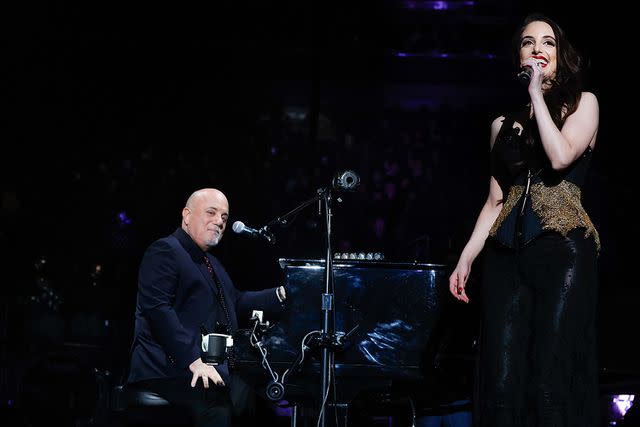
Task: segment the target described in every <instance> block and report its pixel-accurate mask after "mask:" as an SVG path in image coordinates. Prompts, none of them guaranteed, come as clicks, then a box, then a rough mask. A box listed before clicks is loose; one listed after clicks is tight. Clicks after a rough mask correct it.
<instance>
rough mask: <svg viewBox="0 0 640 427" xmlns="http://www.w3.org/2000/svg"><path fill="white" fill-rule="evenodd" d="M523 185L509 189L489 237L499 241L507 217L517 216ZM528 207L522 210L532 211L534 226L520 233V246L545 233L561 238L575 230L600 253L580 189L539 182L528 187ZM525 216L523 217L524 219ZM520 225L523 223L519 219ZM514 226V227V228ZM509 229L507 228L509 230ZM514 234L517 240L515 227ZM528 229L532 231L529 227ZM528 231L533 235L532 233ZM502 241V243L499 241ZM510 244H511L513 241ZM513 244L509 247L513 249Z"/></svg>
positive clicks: (565, 183) (597, 236)
mask: <svg viewBox="0 0 640 427" xmlns="http://www.w3.org/2000/svg"><path fill="white" fill-rule="evenodd" d="M525 188H526V187H525V186H524V185H514V186H512V187H511V188H510V190H509V194H508V195H507V197H506V199H505V201H504V204H503V206H502V210H501V211H500V214H499V215H498V218H497V219H496V221H495V222H494V224H493V226H492V227H491V230H490V231H489V235H490V236H492V237H498V231H499V230H500V229H501V227H502V226H503V224H505V221H506V220H507V218H509V216H510V214H512V215H513V214H514V213H515V214H516V215H517V214H518V207H519V206H518V205H519V202H522V197H523V194H524V191H525ZM530 200H531V202H530V206H527V205H525V208H527V209H531V212H529V214H531V213H532V214H533V215H535V222H536V223H538V224H535V225H534V229H533V230H529V231H530V232H529V233H527V232H526V231H527V230H526V229H525V230H522V231H521V232H522V233H526V234H523V235H521V237H522V240H523V243H525V244H526V243H528V242H529V241H530V240H531V239H533V238H534V237H536V236H537V235H538V234H540V233H541V232H544V231H556V232H558V233H560V234H562V235H563V236H566V235H567V233H568V232H569V231H571V230H574V229H576V228H584V230H585V233H584V236H585V238H586V237H589V236H593V238H594V239H595V242H596V247H597V248H598V251H600V236H599V235H598V231H597V230H596V228H595V226H594V225H593V223H592V222H591V219H590V218H589V215H587V213H586V212H585V210H584V208H583V207H582V202H581V191H580V188H579V187H578V186H577V185H575V184H573V183H571V182H568V181H561V182H560V183H559V184H557V185H554V186H549V187H548V186H546V185H544V183H542V182H538V183H535V184H532V185H531V188H530ZM524 214H526V212H525V213H523V215H524ZM515 219H516V220H517V218H515ZM520 220H521V221H526V220H525V219H523V218H521V219H520ZM514 226H516V224H514ZM508 228H510V227H508ZM515 228H516V229H514V233H515V234H516V237H518V236H517V233H518V230H517V228H520V227H517V226H516V227H515ZM529 228H531V227H529ZM531 231H535V232H533V233H531ZM507 233H508V235H509V236H508V237H509V240H512V239H511V237H513V236H512V233H511V232H508V231H507ZM499 240H504V239H499ZM512 242H513V241H512ZM512 245H513V243H511V244H509V245H508V246H512Z"/></svg>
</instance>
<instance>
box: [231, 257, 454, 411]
mask: <svg viewBox="0 0 640 427" xmlns="http://www.w3.org/2000/svg"><path fill="white" fill-rule="evenodd" d="M280 266H281V268H282V271H283V274H284V281H285V285H286V288H287V304H286V309H285V311H284V313H283V314H282V316H281V317H280V318H278V319H277V320H276V321H275V322H273V321H272V322H273V324H272V325H271V326H270V328H269V329H268V330H267V331H266V332H265V333H264V334H263V336H262V337H261V342H262V344H263V346H264V348H265V349H266V350H267V352H268V354H267V360H268V362H269V364H270V366H271V367H272V369H273V370H274V371H275V372H276V373H277V374H278V376H279V378H280V379H281V378H282V374H283V372H285V371H286V370H287V369H288V368H291V367H292V366H293V365H292V364H293V362H294V361H295V360H296V357H297V356H298V355H299V354H300V352H301V344H302V340H303V338H304V337H305V336H306V335H307V334H308V333H310V332H312V331H321V330H322V326H323V319H324V312H323V311H322V307H321V298H322V294H323V293H324V289H325V260H309V259H280ZM333 271H334V288H335V289H334V318H335V322H334V324H335V327H334V331H335V332H336V333H340V332H343V333H347V332H349V331H351V330H352V329H353V328H355V327H356V326H357V328H356V329H355V330H353V332H352V334H350V336H349V337H348V338H347V339H346V340H345V345H344V346H343V347H342V348H339V349H337V350H335V351H333V352H332V353H333V355H334V364H333V366H334V369H333V370H332V372H331V376H332V378H333V380H335V384H336V385H337V388H338V389H339V391H338V394H339V395H340V397H341V398H342V399H343V400H349V399H351V398H352V397H353V396H354V395H355V394H357V393H358V392H360V391H363V390H366V389H370V388H376V387H382V386H385V385H389V384H391V382H392V381H396V380H402V381H413V380H420V379H421V378H422V377H423V375H424V372H425V369H424V368H425V366H424V364H425V363H427V364H428V363H430V360H431V355H430V351H431V350H430V349H433V347H434V343H433V341H434V339H433V335H434V331H435V328H436V325H437V323H438V320H439V318H440V315H441V311H442V310H441V306H442V304H441V301H442V300H443V298H445V297H446V296H445V293H446V291H447V282H448V272H447V271H446V268H445V266H444V265H441V264H424V263H409V262H385V261H365V260H346V259H335V260H333ZM265 320H269V319H265ZM245 334H246V331H245ZM305 342H308V341H305ZM235 346H236V353H237V364H238V367H239V371H240V372H242V373H245V374H255V373H256V369H258V370H262V376H263V378H264V379H265V380H266V381H269V380H270V378H269V375H268V373H267V370H266V369H264V368H262V367H261V366H260V360H261V357H260V354H259V352H258V350H257V349H255V348H253V347H251V346H250V345H249V340H248V338H246V335H245V337H242V336H240V337H236V339H235ZM321 355H322V352H321V350H320V349H319V348H312V349H310V350H309V351H307V352H305V356H304V360H303V363H302V364H301V365H300V367H299V368H298V369H297V370H292V371H291V372H292V373H291V374H287V376H286V378H285V383H284V386H285V396H288V397H289V399H291V395H292V391H293V390H296V393H302V394H310V395H316V394H318V393H319V392H320V390H319V388H320V384H321V370H322V368H321V366H322V365H321V360H322V359H321V358H322V356H321ZM315 397H317V395H316V396H315Z"/></svg>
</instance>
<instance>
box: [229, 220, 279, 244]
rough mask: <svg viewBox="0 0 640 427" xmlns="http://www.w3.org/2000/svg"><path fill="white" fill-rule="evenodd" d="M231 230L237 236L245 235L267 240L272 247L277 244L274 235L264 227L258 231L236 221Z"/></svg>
mask: <svg viewBox="0 0 640 427" xmlns="http://www.w3.org/2000/svg"><path fill="white" fill-rule="evenodd" d="M231 229H232V230H233V231H234V232H235V233H237V234H244V235H247V236H249V237H252V238H262V239H265V240H266V241H267V242H269V243H271V244H272V245H273V244H274V243H275V242H276V238H275V237H274V236H273V234H271V233H269V231H267V229H266V227H262V228H261V229H259V230H256V229H255V228H251V227H247V226H246V225H244V222H242V221H236V222H234V223H233V226H231Z"/></svg>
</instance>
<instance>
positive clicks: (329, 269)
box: [263, 187, 342, 427]
mask: <svg viewBox="0 0 640 427" xmlns="http://www.w3.org/2000/svg"><path fill="white" fill-rule="evenodd" d="M317 193H318V194H317V195H316V196H314V197H312V198H311V199H309V200H306V201H304V202H302V203H301V204H300V205H299V206H297V207H296V208H294V209H293V210H291V211H290V212H287V213H286V214H284V215H283V216H282V217H278V218H276V219H274V220H272V221H271V222H269V223H268V224H267V225H265V226H264V227H263V229H264V230H268V228H269V227H271V226H273V225H275V224H278V225H283V226H284V225H287V224H288V218H289V217H291V216H292V215H295V214H296V213H298V212H300V211H301V210H302V209H304V208H305V207H307V206H309V205H310V204H312V203H314V202H316V201H319V202H321V203H322V204H323V205H324V213H325V215H324V217H325V225H326V232H327V234H326V254H325V283H324V292H323V293H322V300H321V309H322V311H323V322H322V331H321V335H320V338H319V340H318V343H319V344H318V346H319V347H322V361H321V364H322V389H321V395H320V415H319V416H320V419H319V424H318V426H322V427H324V426H325V411H324V407H325V404H326V400H327V397H328V394H329V386H330V369H331V366H330V365H331V363H330V353H329V352H330V351H331V352H333V351H334V350H335V349H337V348H339V347H340V346H341V345H342V340H338V338H337V337H336V334H335V331H334V329H335V327H334V322H333V320H334V317H335V314H334V284H333V257H332V252H333V250H332V243H331V219H332V216H333V213H332V202H333V195H332V193H331V189H330V188H328V187H325V188H319V189H318V190H317ZM338 201H340V198H338Z"/></svg>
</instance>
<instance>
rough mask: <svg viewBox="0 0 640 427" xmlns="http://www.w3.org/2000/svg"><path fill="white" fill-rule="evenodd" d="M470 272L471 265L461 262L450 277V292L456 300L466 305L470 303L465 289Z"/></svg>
mask: <svg viewBox="0 0 640 427" xmlns="http://www.w3.org/2000/svg"><path fill="white" fill-rule="evenodd" d="M470 272H471V264H470V263H466V262H462V261H459V262H458V265H456V268H455V270H453V273H451V276H449V291H450V292H451V294H452V295H453V296H454V298H456V299H458V300H460V301H462V302H466V303H468V302H469V297H468V296H467V292H466V290H465V288H466V285H467V279H468V278H469V273H470Z"/></svg>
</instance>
